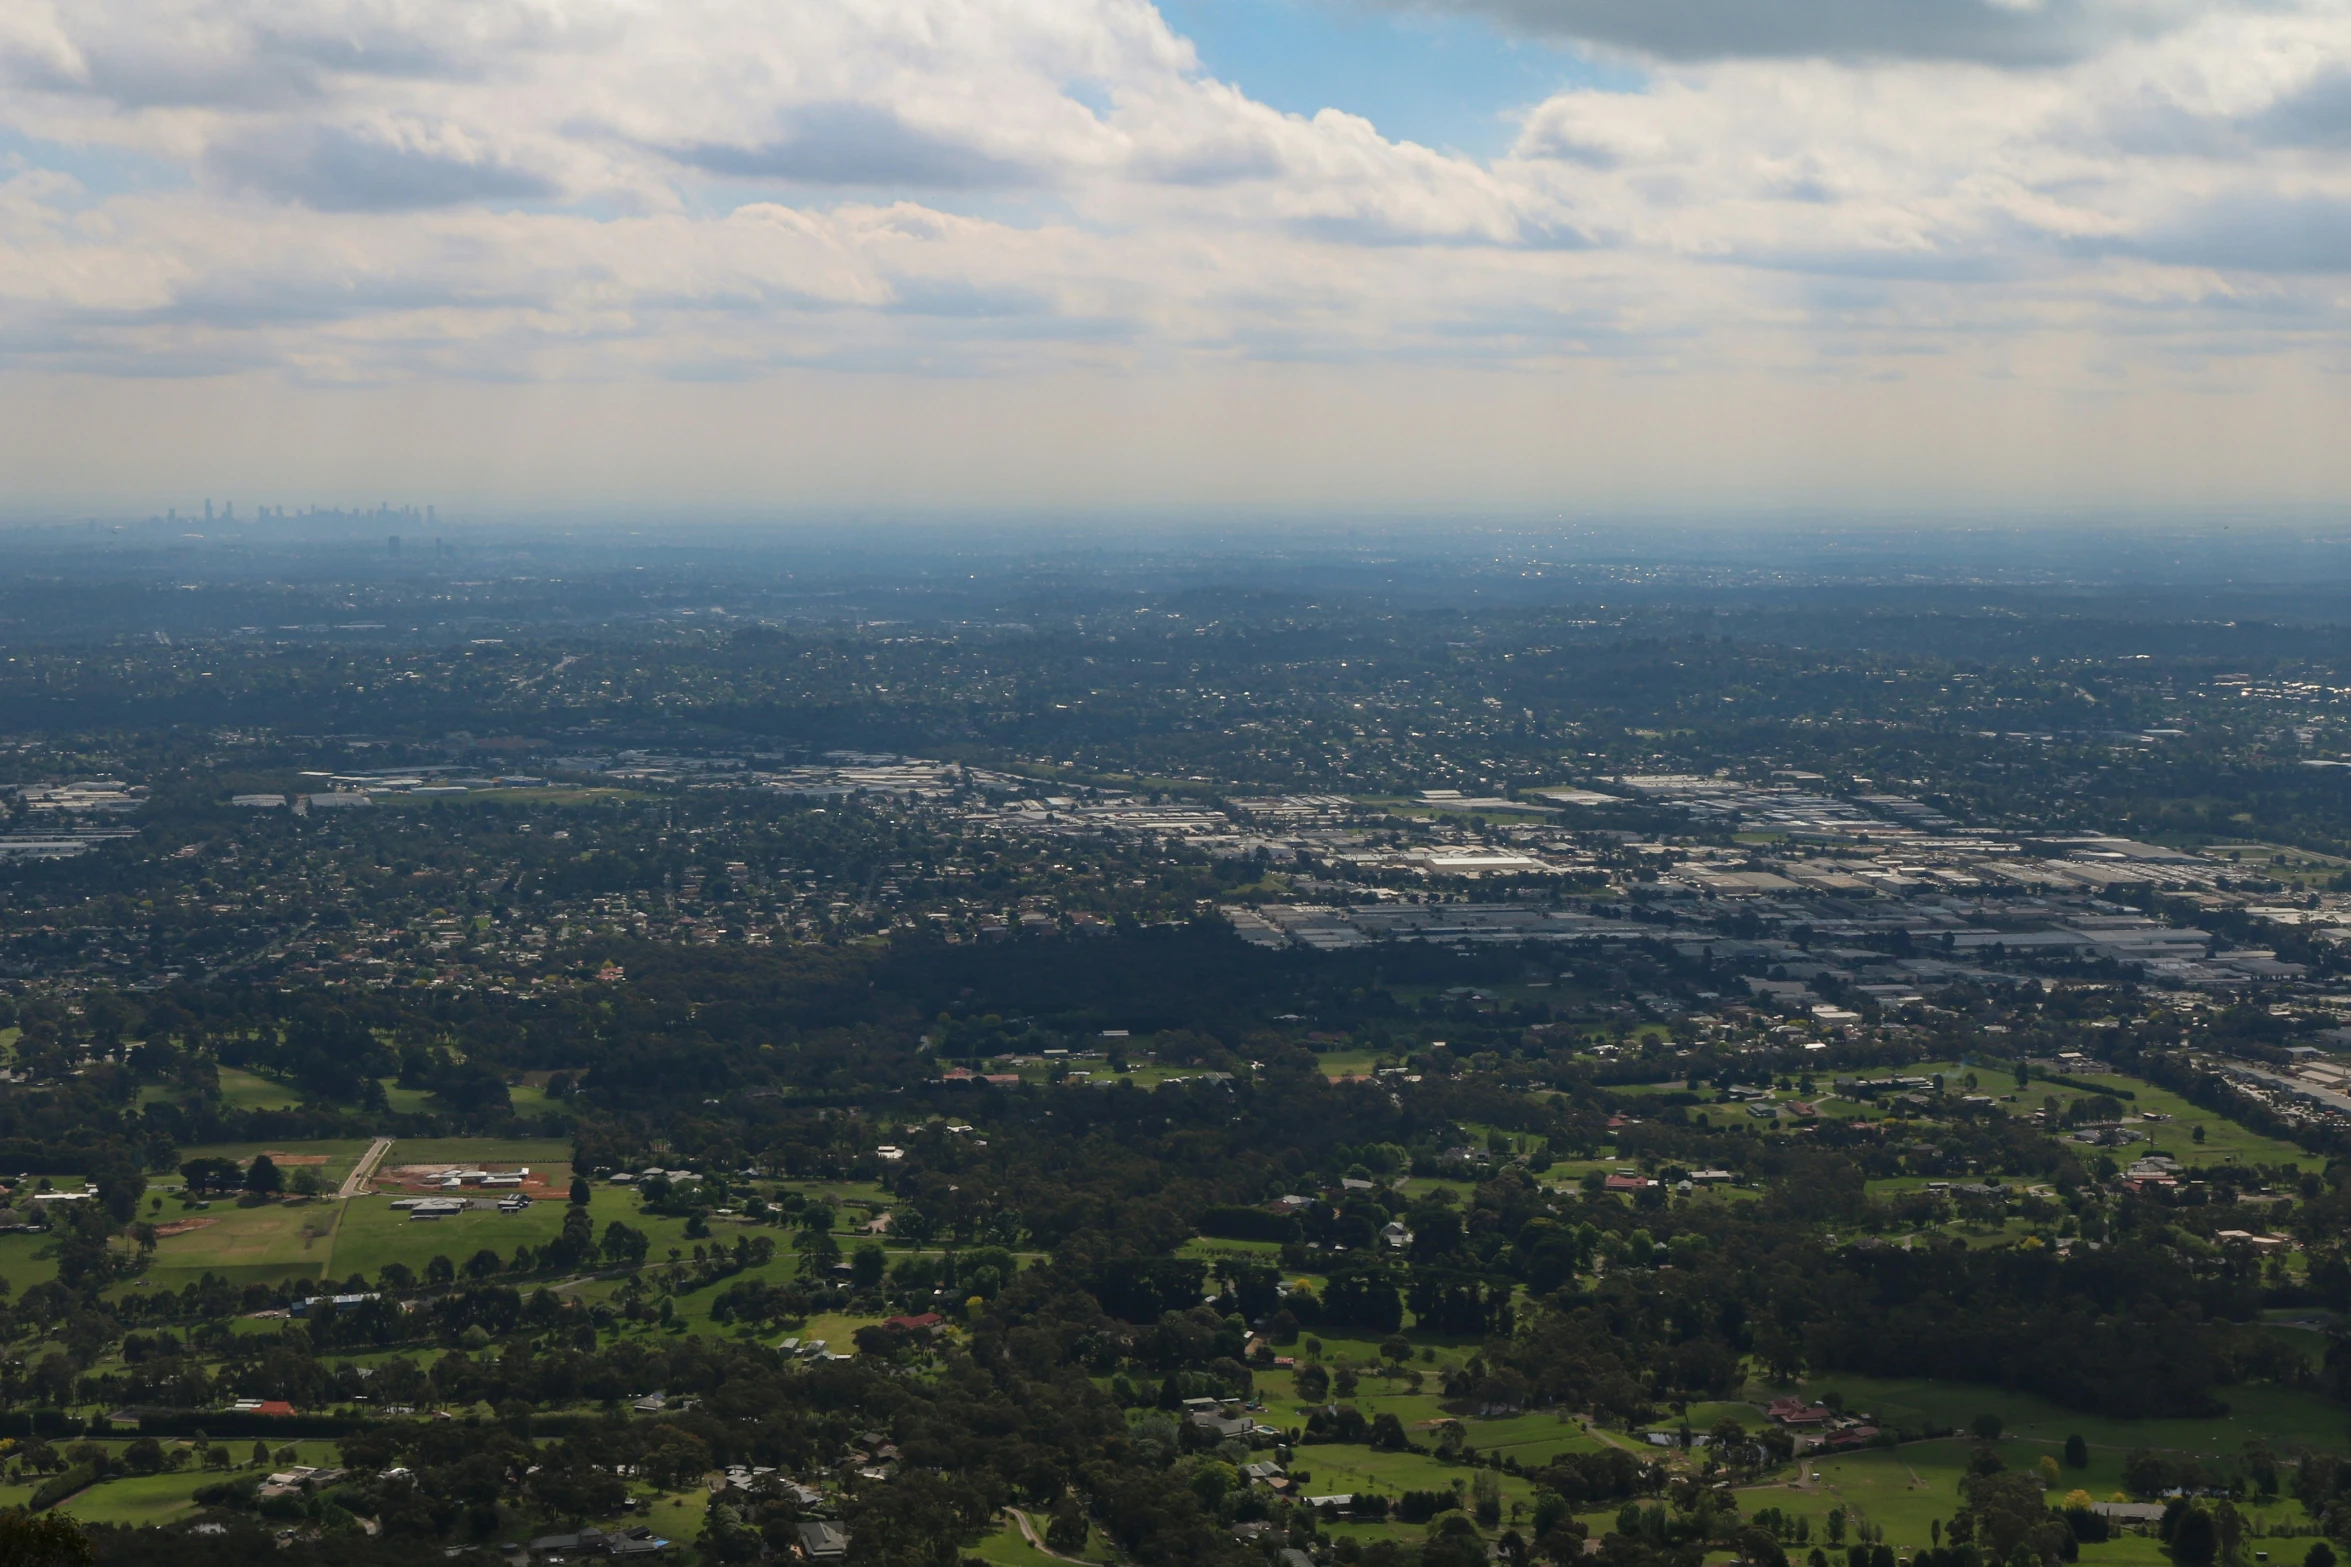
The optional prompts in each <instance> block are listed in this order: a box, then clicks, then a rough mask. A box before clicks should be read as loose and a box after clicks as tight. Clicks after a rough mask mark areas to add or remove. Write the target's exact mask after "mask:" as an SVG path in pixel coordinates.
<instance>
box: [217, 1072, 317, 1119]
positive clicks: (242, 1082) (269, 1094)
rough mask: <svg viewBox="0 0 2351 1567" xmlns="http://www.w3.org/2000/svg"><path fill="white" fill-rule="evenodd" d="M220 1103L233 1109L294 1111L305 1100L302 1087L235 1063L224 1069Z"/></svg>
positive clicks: (221, 1078)
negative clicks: (267, 1076)
mask: <svg viewBox="0 0 2351 1567" xmlns="http://www.w3.org/2000/svg"><path fill="white" fill-rule="evenodd" d="M220 1102H221V1104H222V1105H223V1106H224V1107H225V1108H227V1109H231V1110H290V1109H293V1108H295V1107H296V1106H298V1105H300V1104H301V1103H302V1094H301V1091H300V1090H299V1089H295V1088H290V1087H288V1086H287V1085H286V1084H284V1083H280V1082H276V1081H273V1080H272V1079H270V1078H266V1077H261V1076H258V1075H257V1074H255V1073H252V1072H247V1071H244V1070H243V1069H241V1068H238V1067H233V1066H224V1067H222V1068H221V1069H220Z"/></svg>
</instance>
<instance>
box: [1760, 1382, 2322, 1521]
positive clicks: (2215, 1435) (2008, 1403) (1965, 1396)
mask: <svg viewBox="0 0 2351 1567" xmlns="http://www.w3.org/2000/svg"><path fill="white" fill-rule="evenodd" d="M1779 1391H1781V1390H1778V1389H1767V1390H1761V1391H1759V1393H1758V1396H1759V1397H1773V1396H1777V1394H1778V1392H1779ZM1803 1391H1804V1392H1805V1394H1806V1395H1807V1396H1809V1397H1813V1398H1818V1397H1820V1396H1821V1395H1822V1394H1823V1393H1826V1392H1829V1391H1835V1392H1838V1393H1841V1394H1843V1395H1844V1400H1845V1407H1846V1408H1847V1409H1849V1410H1854V1411H1867V1412H1868V1413H1869V1414H1871V1415H1874V1416H1876V1417H1877V1420H1878V1422H1879V1423H1880V1424H1894V1425H1906V1426H1912V1427H1923V1426H1926V1425H1930V1424H1932V1425H1937V1426H1949V1427H1952V1428H1954V1429H1957V1430H1965V1429H1967V1428H1968V1426H1969V1424H1970V1422H1972V1421H1973V1420H1974V1419H1975V1417H1976V1416H1977V1415H1979V1414H1994V1415H1998V1416H1999V1417H2000V1419H2001V1422H2002V1430H2003V1433H2004V1437H2005V1439H2006V1440H2009V1441H2012V1442H2019V1443H2023V1444H2025V1445H2027V1446H2030V1447H2032V1448H2033V1449H2034V1452H2035V1455H2036V1456H2037V1454H2038V1453H2041V1452H2056V1451H2058V1450H2059V1449H2060V1448H2062V1447H2063V1446H2064V1444H2065V1439H2066V1437H2068V1436H2069V1435H2074V1434H2079V1435H2080V1437H2081V1438H2082V1440H2083V1441H2084V1442H2086V1443H2087V1444H2089V1448H2090V1453H2091V1469H2090V1472H2091V1473H2092V1474H2093V1475H2095V1474H2099V1473H2102V1471H2101V1470H2100V1467H2099V1465H2100V1455H2101V1454H2107V1455H2111V1457H2112V1459H2113V1461H2114V1462H2115V1463H2116V1464H2117V1465H2119V1463H2120V1460H2121V1457H2122V1455H2123V1454H2125V1453H2128V1452H2130V1451H2131V1450H2133V1449H2134V1448H2142V1447H2144V1448H2150V1449H2156V1450H2161V1451H2166V1452H2175V1453H2184V1454H2188V1455H2191V1456H2196V1457H2230V1456H2235V1455H2238V1454H2241V1453H2242V1452H2243V1451H2244V1446H2245V1444H2246V1443H2247V1442H2249V1441H2251V1440H2253V1439H2254V1438H2256V1437H2259V1438H2262V1439H2263V1440H2266V1441H2267V1442H2269V1443H2270V1444H2271V1445H2272V1446H2273V1447H2276V1448H2278V1449H2280V1450H2281V1451H2282V1450H2284V1449H2287V1448H2290V1447H2296V1446H2302V1447H2312V1448H2324V1449H2328V1450H2333V1451H2341V1450H2343V1449H2344V1448H2345V1447H2346V1446H2347V1445H2351V1432H2347V1427H2346V1422H2345V1420H2344V1417H2343V1413H2342V1411H2341V1409H2340V1408H2338V1407H2336V1406H2334V1405H2332V1404H2329V1403H2328V1402H2327V1401H2326V1400H2325V1399H2324V1398H2322V1397H2321V1396H2320V1395H2318V1394H2317V1393H2315V1392H2305V1391H2301V1390H2298V1389H2293V1388H2281V1387H2277V1386H2275V1385H2272V1384H2269V1383H2250V1384H2247V1385H2245V1386H2242V1387H2231V1388H2223V1389H2221V1390H2220V1396H2221V1398H2222V1399H2223V1400H2224V1401H2225V1402H2226V1403H2227V1404H2228V1406H2229V1412H2228V1413H2227V1414H2226V1415H2223V1416H2221V1417H2219V1418H2217V1419H2212V1420H2194V1419H2156V1420H2118V1419H2113V1418H2109V1417H2106V1416H2100V1415H2085V1414H2080V1413H2077V1412H2074V1411H2071V1410H2067V1409H2063V1408H2060V1407H2059V1406H2058V1405H2056V1404H2054V1403H2051V1402H2050V1401H2048V1400H2047V1399H2043V1398H2039V1397H2036V1396H2035V1395H2033V1394H2031V1393H2026V1392H2017V1391H2011V1390H2008V1389H2005V1388H1994V1387H1982V1386H1977V1385H1975V1384H1972V1383H1965V1382H1929V1381H1913V1380H1891V1379H1884V1378H1878V1377H1858V1376H1844V1375H1820V1376H1815V1377H1813V1378H1811V1379H1810V1380H1808V1381H1807V1382H1806V1383H1805V1384H1804V1389H1803ZM1903 1451H1904V1452H1909V1451H1911V1449H1910V1448H1904V1449H1903ZM2116 1483H2119V1479H2118V1480H2117V1482H2116ZM2108 1489H2110V1490H2111V1489H2112V1487H2111V1486H2109V1487H2108ZM2101 1494H2103V1493H2101Z"/></svg>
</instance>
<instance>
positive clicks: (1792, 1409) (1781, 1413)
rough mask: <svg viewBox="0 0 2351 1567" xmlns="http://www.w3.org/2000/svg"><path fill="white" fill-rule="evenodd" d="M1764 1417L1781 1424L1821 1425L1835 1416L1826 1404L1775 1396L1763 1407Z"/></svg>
mask: <svg viewBox="0 0 2351 1567" xmlns="http://www.w3.org/2000/svg"><path fill="white" fill-rule="evenodd" d="M1763 1413H1764V1417H1765V1418H1766V1419H1768V1420H1771V1421H1774V1422H1776V1423H1778V1424H1780V1425H1783V1426H1799V1427H1802V1426H1821V1425H1826V1424H1828V1423H1829V1422H1830V1421H1831V1420H1833V1419H1835V1418H1836V1411H1835V1410H1833V1409H1831V1408H1829V1406H1828V1405H1826V1404H1807V1403H1805V1402H1804V1400H1802V1399H1800V1398H1775V1399H1773V1400H1772V1401H1771V1402H1770V1403H1769V1404H1768V1405H1766V1406H1765V1407H1764V1411H1763Z"/></svg>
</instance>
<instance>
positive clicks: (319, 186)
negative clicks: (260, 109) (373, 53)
mask: <svg viewBox="0 0 2351 1567" xmlns="http://www.w3.org/2000/svg"><path fill="white" fill-rule="evenodd" d="M204 168H205V172H206V173H207V174H208V175H209V176H211V177H212V178H213V179H214V180H216V181H218V182H219V183H221V184H223V185H226V186H228V187H230V188H233V189H236V190H241V191H247V192H251V193H254V194H257V195H261V196H266V197H269V198H272V199H274V200H278V201H293V202H300V203H301V204H302V205H304V206H306V207H310V208H312V209H314V210H316V211H319V212H409V211H414V210H416V209H418V208H423V207H456V206H465V205H469V204H476V203H499V202H512V201H532V200H543V199H545V198H547V197H550V196H553V195H554V194H556V186H555V184H554V183H553V182H552V181H550V180H548V179H546V178H545V177H543V176H541V175H538V174H535V173H532V172H531V171H530V170H527V169H519V168H516V167H514V166H513V165H511V164H508V163H505V162H502V161H500V160H498V159H496V158H494V157H466V156H462V155H457V154H453V153H449V152H443V151H437V150H435V149H433V148H431V147H426V146H403V145H401V144H399V143H398V142H396V141H393V140H390V139H387V138H384V137H381V136H378V135H373V134H369V133H366V132H360V131H352V130H346V129H343V128H340V127H335V126H316V127H300V128H296V129H294V130H292V131H290V132H288V131H276V130H271V131H260V130H256V131H248V132H245V133H242V134H240V135H237V136H234V137H232V138H229V139H227V140H225V141H222V142H220V143H219V144H217V145H215V146H213V147H212V148H210V149H208V150H207V152H206V154H205V158H204Z"/></svg>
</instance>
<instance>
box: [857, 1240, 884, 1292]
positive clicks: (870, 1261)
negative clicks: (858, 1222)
mask: <svg viewBox="0 0 2351 1567" xmlns="http://www.w3.org/2000/svg"><path fill="white" fill-rule="evenodd" d="M888 1265H889V1259H888V1258H887V1257H885V1256H884V1255H883V1254H882V1249H881V1248H880V1247H879V1246H876V1245H873V1244H872V1243H870V1242H868V1243H867V1244H866V1245H863V1246H860V1247H858V1248H857V1249H856V1250H855V1251H853V1252H851V1253H850V1254H849V1282H850V1283H851V1284H853V1285H855V1286H856V1287H857V1288H859V1289H861V1290H869V1289H872V1288H874V1287H875V1286H877V1285H879V1284H880V1283H881V1282H882V1271H883V1269H884V1268H886V1267H887V1266H888Z"/></svg>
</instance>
